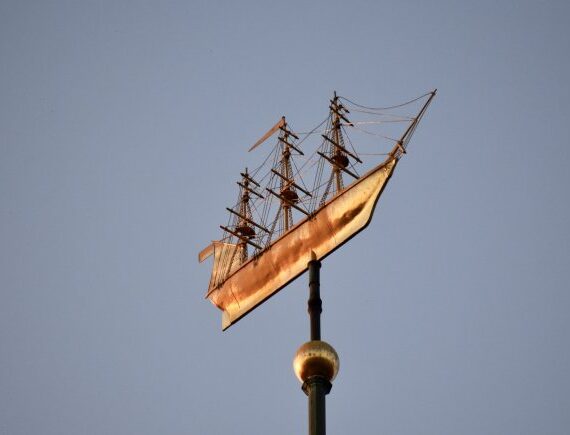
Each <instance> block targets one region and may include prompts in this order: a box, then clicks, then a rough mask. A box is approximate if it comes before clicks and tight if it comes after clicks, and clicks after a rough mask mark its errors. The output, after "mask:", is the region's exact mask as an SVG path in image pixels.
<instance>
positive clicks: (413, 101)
mask: <svg viewBox="0 0 570 435" xmlns="http://www.w3.org/2000/svg"><path fill="white" fill-rule="evenodd" d="M431 94H432V92H426V93H425V94H423V95H420V96H419V97H417V98H414V99H413V100H410V101H406V102H405V103H402V104H397V105H395V106H387V107H368V106H363V105H361V104H358V103H355V102H354V101H352V100H349V99H348V98H346V97H340V96H339V98H340V99H342V100H344V101H346V102H348V103H350V104H352V105H354V106H356V107H361V108H363V109H368V110H392V109H397V108H399V107H404V106H407V105H408V104H411V103H415V102H416V101H418V100H421V99H422V98H424V97H427V96H428V95H431Z"/></svg>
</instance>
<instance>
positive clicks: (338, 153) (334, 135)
mask: <svg viewBox="0 0 570 435" xmlns="http://www.w3.org/2000/svg"><path fill="white" fill-rule="evenodd" d="M329 110H330V115H329V117H330V124H329V125H330V129H329V131H328V132H327V134H323V135H322V137H323V139H324V140H325V142H324V144H325V145H326V148H325V149H326V150H327V151H326V152H325V153H321V152H317V153H318V154H319V155H320V156H321V157H322V158H324V159H325V160H326V161H328V162H329V164H330V165H331V167H332V171H331V175H330V178H329V181H328V182H327V185H326V188H325V191H324V193H323V196H322V198H321V203H320V205H323V204H324V203H325V201H326V200H327V198H328V196H329V195H330V196H334V195H335V194H336V193H338V192H340V191H341V190H343V189H344V180H343V173H345V174H348V175H350V176H351V177H352V178H354V179H358V178H359V177H358V175H357V174H355V173H354V172H352V171H351V170H350V169H348V167H349V166H350V160H349V157H351V158H353V159H354V160H356V161H357V162H359V163H362V160H360V159H359V158H358V156H357V155H356V154H354V153H352V152H350V151H349V150H348V149H346V146H345V144H344V137H343V134H342V128H341V127H342V124H341V122H342V121H344V122H345V123H346V125H352V123H351V122H350V121H349V119H348V118H347V117H346V114H347V113H350V112H349V110H348V109H347V108H346V107H344V106H343V105H342V103H340V101H339V97H338V96H337V94H336V91H335V92H334V95H333V99H332V100H330V106H329Z"/></svg>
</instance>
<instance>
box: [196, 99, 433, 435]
mask: <svg viewBox="0 0 570 435" xmlns="http://www.w3.org/2000/svg"><path fill="white" fill-rule="evenodd" d="M435 94H436V91H435V90H434V91H432V92H429V93H426V94H424V95H422V96H420V97H418V98H415V99H413V100H411V101H408V102H406V103H403V104H399V105H396V106H390V107H379V108H374V107H366V106H362V105H359V104H356V103H354V102H352V101H351V100H348V99H346V98H343V97H340V96H338V95H337V94H336V92H335V93H334V96H333V98H332V99H331V100H330V104H329V113H328V116H327V117H326V118H325V120H324V121H323V122H321V123H320V124H319V125H317V126H316V127H315V128H314V129H313V130H311V131H310V132H306V133H301V132H295V131H293V130H292V129H291V128H290V126H289V125H288V123H287V121H286V119H285V117H282V118H281V119H280V120H279V122H277V124H275V125H274V126H273V127H272V128H271V129H270V130H269V131H268V132H267V133H266V134H265V135H263V136H262V137H261V139H259V140H258V141H257V142H256V143H255V144H254V145H253V146H252V147H251V148H250V149H249V151H252V150H254V149H256V148H257V147H259V146H260V145H262V144H263V143H264V142H266V141H267V140H268V139H269V138H270V137H272V136H273V135H274V134H275V133H277V132H279V134H278V139H277V143H276V144H275V146H274V147H273V150H272V151H271V153H270V155H269V156H268V157H267V158H266V159H265V161H264V163H263V164H261V165H260V166H259V167H258V168H256V169H255V170H254V171H252V172H249V171H248V170H247V168H246V169H245V171H244V172H242V173H241V179H240V180H239V181H238V182H237V184H238V186H239V190H238V198H237V201H236V203H235V204H234V206H233V207H228V208H227V211H228V212H229V220H228V222H227V224H226V225H220V228H221V230H222V237H221V238H220V239H219V240H216V241H213V242H212V243H211V244H210V245H209V246H208V247H206V248H205V249H204V250H202V251H201V252H200V254H199V261H200V262H202V261H204V260H205V259H206V258H208V257H210V256H212V255H213V257H214V264H213V268H212V274H211V278H210V284H209V286H208V291H207V293H206V297H207V298H208V299H210V301H211V302H212V303H213V304H214V305H215V306H217V307H218V308H219V309H220V310H222V329H224V330H225V329H227V328H229V327H230V326H231V325H233V324H234V323H236V322H237V321H238V320H240V319H241V318H242V317H244V316H245V315H246V314H248V313H249V312H250V311H252V310H253V309H255V308H256V307H257V306H259V305H260V304H262V303H263V302H265V301H266V300H267V299H268V298H270V297H271V296H272V295H274V294H275V293H277V292H278V291H279V290H281V289H282V288H284V287H285V286H287V284H289V283H290V282H292V281H293V280H295V279H296V278H297V277H298V276H300V275H301V274H303V273H304V272H305V271H306V270H309V287H310V296H309V300H308V309H309V316H310V324H311V333H310V338H311V341H309V342H307V343H305V344H303V345H302V346H301V347H300V348H299V350H298V351H297V354H296V356H295V359H294V369H295V373H296V375H297V377H298V378H299V380H300V381H301V382H302V383H303V391H304V392H305V393H306V394H307V396H308V397H309V434H312V435H313V434H315V435H316V434H319V435H321V434H324V433H325V395H326V394H328V393H329V391H330V389H331V386H332V385H331V382H332V381H333V379H334V378H335V376H336V374H337V372H338V368H339V359H338V355H337V354H336V352H335V350H334V349H333V348H332V346H330V345H329V344H328V343H326V342H324V341H321V331H320V329H321V328H320V313H321V311H322V302H321V298H320V275H319V274H320V267H321V260H323V259H324V258H325V257H327V256H328V255H329V254H331V253H332V252H333V251H335V250H336V249H337V248H339V247H340V246H342V245H343V244H345V243H346V242H348V241H349V240H350V239H351V238H352V237H354V236H355V235H356V234H358V233H359V232H360V231H362V230H363V229H364V228H366V226H368V224H369V223H370V220H371V219H372V214H373V212H374V209H375V207H376V203H377V201H378V198H379V197H380V195H381V194H382V191H383V190H384V188H385V187H386V185H387V183H388V180H390V177H391V176H392V174H393V172H394V170H395V168H396V165H397V163H398V162H399V160H400V159H401V157H402V156H403V155H404V154H405V153H406V148H407V146H408V143H409V141H410V139H411V137H412V135H413V133H414V131H415V130H416V127H417V126H418V124H419V122H420V120H421V119H422V117H423V115H424V114H425V112H426V110H427V108H428V106H429V104H430V103H431V101H432V99H433V98H434V96H435ZM411 109H415V110H414V113H413V114H410V113H409V112H410V110H411ZM353 114H354V116H353ZM356 116H358V117H360V118H362V119H359V120H356V119H354V118H355V117H356ZM349 118H351V119H349ZM349 132H350V133H351V135H352V133H353V132H354V133H358V134H360V135H361V137H362V139H361V142H362V144H360V143H359V145H358V146H355V145H354V144H353V141H352V140H351V138H350V136H349ZM315 137H316V138H317V140H318V142H317V146H316V149H315V150H314V151H313V152H312V154H310V155H308V154H309V153H308V152H307V151H306V148H307V146H306V145H307V144H308V143H310V141H311V140H312V139H313V138H315ZM366 139H368V140H366ZM370 140H372V143H371V144H367V142H370ZM386 142H388V143H389V144H390V145H389V147H388V150H387V151H386V152H384V153H382V152H380V151H382V150H381V149H380V150H379V149H378V148H379V146H381V145H382V144H385V143H386ZM366 146H368V147H370V148H371V149H370V148H369V149H364V151H363V148H364V147H366ZM357 147H358V151H357ZM366 151H376V152H366ZM378 155H381V156H383V161H382V162H380V163H379V164H378V163H377V164H376V165H375V166H372V167H369V168H368V169H367V168H366V164H365V163H364V161H363V160H362V159H361V157H362V158H364V156H378ZM359 173H362V174H363V175H359ZM309 180H311V182H310V183H309Z"/></svg>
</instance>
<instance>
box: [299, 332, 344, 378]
mask: <svg viewBox="0 0 570 435" xmlns="http://www.w3.org/2000/svg"><path fill="white" fill-rule="evenodd" d="M338 368H339V359H338V355H337V353H336V351H335V350H334V348H333V347H332V346H331V345H330V344H328V343H326V342H324V341H320V340H314V341H308V342H307V343H305V344H303V345H302V346H301V347H300V348H299V350H297V353H296V354H295V358H294V359H293V369H294V370H295V375H296V376H297V378H298V379H299V381H301V382H305V381H306V380H307V379H309V378H310V377H311V376H322V377H323V378H325V379H326V380H327V381H329V382H332V381H333V380H334V378H335V377H336V375H337V373H338Z"/></svg>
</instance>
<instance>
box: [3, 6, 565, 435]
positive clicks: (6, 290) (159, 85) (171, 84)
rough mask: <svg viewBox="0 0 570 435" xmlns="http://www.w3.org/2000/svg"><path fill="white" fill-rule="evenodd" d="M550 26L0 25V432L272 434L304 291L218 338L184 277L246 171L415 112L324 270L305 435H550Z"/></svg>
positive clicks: (284, 410) (130, 14)
mask: <svg viewBox="0 0 570 435" xmlns="http://www.w3.org/2000/svg"><path fill="white" fill-rule="evenodd" d="M569 16H570V7H569V6H568V4H567V3H566V2H562V1H541V2H539V1H535V2H528V1H523V2H500V3H497V2H489V1H481V2H471V3H467V2H454V1H439V2H372V1H354V2H338V1H327V2H320V1H316V2H286V3H284V2H248V1H245V2H121V1H114V2H105V1H101V2H63V1H46V2H31V1H29V2H14V1H4V2H2V3H1V4H0V151H1V153H2V154H1V158H0V241H1V243H0V279H1V281H0V433H6V434H10V435H19V434H30V433H42V434H46V435H49V434H58V435H60V434H156V433H162V434H173V435H174V434H222V433H224V434H228V433H231V434H258V433H259V434H267V433H272V434H293V433H304V432H305V431H306V398H305V396H304V394H303V393H302V392H301V390H300V385H299V384H298V382H297V380H296V379H295V377H294V375H293V371H292V367H291V363H292V358H293V355H294V353H295V350H296V349H297V347H298V346H299V345H301V344H302V343H303V342H304V341H305V340H306V339H307V337H308V319H307V314H306V299H307V297H308V290H307V288H306V287H307V286H306V280H305V279H304V277H301V278H300V279H299V280H297V281H296V282H295V283H293V284H292V285H291V286H289V287H288V288H287V289H286V290H284V291H282V292H281V293H280V294H279V295H277V296H276V297H274V298H272V299H271V300H270V301H269V302H268V303H266V304H264V305H263V306H262V307H261V308H260V309H258V310H256V311H255V312H254V313H253V314H251V315H249V316H248V317H246V318H245V319H244V320H243V321H241V322H240V323H239V324H237V325H236V326H235V327H232V328H230V329H229V330H228V331H227V332H224V333H222V332H221V330H220V315H219V312H218V310H217V309H216V308H215V307H213V306H212V305H211V304H210V303H209V302H208V301H206V300H204V299H203V296H204V291H205V289H206V287H207V283H208V278H209V266H208V265H199V264H198V263H197V253H198V252H199V250H200V249H201V248H203V247H204V246H206V245H207V244H208V243H209V241H210V240H211V239H213V238H216V237H218V236H219V230H218V224H220V223H224V222H225V221H226V214H225V207H226V206H227V205H230V204H231V203H232V201H233V200H234V198H235V184H234V181H235V179H236V177H237V176H238V173H239V171H240V170H241V169H243V166H245V165H246V164H248V162H249V160H248V159H250V158H252V157H251V155H248V154H247V152H246V151H247V149H248V148H249V146H250V145H251V144H252V143H253V142H255V140H256V139H257V138H258V137H259V136H260V135H261V134H262V133H263V132H265V131H266V130H267V129H268V128H269V127H270V126H271V125H273V124H274V123H275V122H276V121H277V120H278V119H279V117H280V116H281V115H287V118H288V120H289V121H290V122H291V123H292V125H294V127H295V128H298V129H299V130H303V129H307V128H311V127H313V126H314V125H315V124H316V123H318V122H319V121H320V120H322V119H323V117H324V116H325V115H326V111H327V102H328V98H330V96H331V94H332V92H333V90H337V91H338V92H339V93H340V94H341V95H344V96H347V97H348V98H351V99H353V100H355V101H358V102H360V103H362V104H365V105H371V106H383V105H387V104H393V103H398V102H401V101H404V100H407V99H409V98H412V97H414V96H417V95H420V94H422V93H424V92H426V91H428V90H431V89H433V88H435V87H437V88H438V89H439V92H438V96H437V98H436V100H435V101H434V103H433V104H432V106H431V107H430V111H429V112H428V114H427V115H426V117H425V119H424V121H423V123H422V125H421V126H420V128H419V130H418V131H417V133H416V135H415V136H414V139H413V141H412V143H411V145H410V148H409V151H410V152H409V154H407V155H406V156H405V158H404V159H403V160H402V162H401V164H400V165H399V167H398V169H397V171H396V173H395V175H394V177H393V178H392V181H391V182H390V185H389V186H388V188H387V189H386V191H385V193H384V195H383V197H382V199H381V201H380V203H379V206H378V209H377V213H376V214H375V217H374V220H373V222H372V224H371V226H370V227H369V228H368V229H367V230H366V232H365V233H362V234H361V235H360V236H358V237H357V238H355V239H354V240H353V241H352V242H351V243H350V244H349V245H347V246H345V247H344V248H343V249H342V250H340V251H338V252H336V253H335V254H334V255H332V256H331V257H329V258H328V259H327V260H326V261H325V262H324V263H323V269H322V297H323V303H324V314H323V319H322V322H323V338H324V339H325V340H327V341H328V342H329V343H331V344H332V345H333V346H334V347H335V348H336V349H337V351H338V353H339V356H340V361H341V369H340V372H339V375H338V377H337V379H336V381H335V383H334V387H333V390H332V392H331V394H330V395H329V396H328V397H327V412H328V416H327V417H328V419H327V423H328V430H329V433H330V434H346V433H390V434H402V435H404V434H410V435H411V434H414V435H415V434H420V433H421V434H434V435H436V434H437V435H442V434H458V433H460V434H462V435H470V434H473V435H475V434H477V435H478V434H481V433H484V434H497V435H499V434H500V435H504V434H517V435H521V434H522V435H524V434H528V435H531V434H532V435H534V434H536V433H542V434H552V435H554V434H556V435H558V434H560V435H562V434H565V433H566V432H567V428H568V427H569V425H570V417H569V416H568V412H567V410H568V409H569V408H570V403H569V396H568V391H569V389H570V373H569V367H570V351H569V347H568V331H569V327H570V320H569V317H568V312H569V309H570V296H569V294H568V284H567V283H568V264H569V260H570V252H569V251H570V248H569V247H570V235H569V231H568V222H569V221H570V210H569V205H568V192H567V190H568V175H567V174H568V167H569V166H570V151H569V147H568V137H569V134H568V133H569V129H568V119H569V116H570V103H569V102H570V86H569V85H568V77H569V76H570V61H569V60H568V56H567V52H568V48H569V46H570V32H569V30H568V25H567V21H568V17H569Z"/></svg>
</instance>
